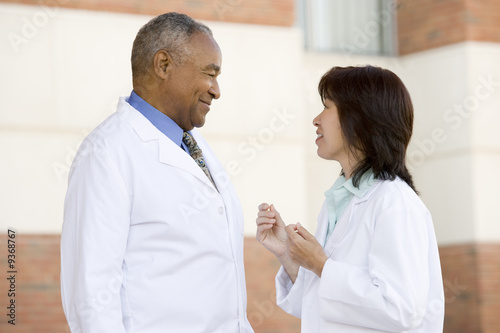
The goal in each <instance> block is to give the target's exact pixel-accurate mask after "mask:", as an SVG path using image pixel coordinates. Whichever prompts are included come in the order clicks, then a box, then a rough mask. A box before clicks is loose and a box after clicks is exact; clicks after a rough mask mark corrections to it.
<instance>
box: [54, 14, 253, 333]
mask: <svg viewBox="0 0 500 333" xmlns="http://www.w3.org/2000/svg"><path fill="white" fill-rule="evenodd" d="M221 61H222V59H221V52H220V49H219V46H218V45H217V43H216V42H215V40H214V39H213V37H212V33H211V31H210V29H209V28H208V27H206V26H204V25H203V24H201V23H198V22H196V21H194V20H193V19H191V18H190V17H188V16H186V15H182V14H177V13H167V14H164V15H161V16H158V17H156V18H154V19H152V20H151V21H150V22H149V23H147V24H146V25H145V26H144V27H142V28H141V30H140V31H139V33H138V34H137V37H136V39H135V41H134V45H133V49H132V72H133V85H134V90H133V92H132V93H131V95H130V97H129V98H127V99H121V100H120V102H119V105H118V110H117V112H116V113H114V114H113V115H111V116H110V117H109V118H108V119H107V120H105V121H104V122H103V123H102V124H101V125H99V126H98V127H97V128H96V129H95V130H94V131H93V132H92V133H91V134H90V135H89V136H88V137H87V138H86V139H85V140H84V142H83V143H82V145H81V147H80V149H79V152H78V154H77V156H76V157H75V160H74V162H73V166H72V170H71V173H70V177H69V185H68V192H67V195H66V202H65V214H64V225H63V232H62V240H61V260H62V268H61V288H62V299H63V307H64V311H65V314H66V317H67V320H68V323H69V326H70V328H71V330H72V332H91V333H98V332H103V333H104V332H106V333H109V332H113V333H122V332H137V333H139V332H140V333H154V332H155V333H156V332H158V333H160V332H162V333H163V332H175V333H182V332H189V333H198V332H206V333H215V332H220V333H228V332H240V333H243V332H245V333H248V332H253V330H252V328H251V327H250V325H249V323H248V320H247V318H246V289H245V274H244V267H243V216H242V211H241V207H240V204H239V201H238V198H237V196H236V192H235V190H234V188H233V187H232V185H231V183H230V182H229V176H228V175H227V173H226V172H225V171H224V170H223V168H222V166H221V165H220V163H219V162H218V161H217V159H216V157H215V156H214V154H213V152H212V151H211V149H210V147H209V146H208V145H207V143H206V142H205V140H204V139H203V138H202V137H201V135H200V134H199V133H198V132H197V131H196V130H194V127H201V126H203V124H204V123H205V116H206V114H207V113H208V112H209V110H210V106H211V102H212V100H214V99H218V98H219V97H220V90H219V85H218V83H217V77H218V75H219V74H220V69H221Z"/></svg>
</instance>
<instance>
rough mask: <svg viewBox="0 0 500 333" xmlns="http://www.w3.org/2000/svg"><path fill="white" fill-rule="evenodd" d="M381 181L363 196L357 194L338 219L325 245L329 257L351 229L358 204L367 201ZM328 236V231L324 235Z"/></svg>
mask: <svg viewBox="0 0 500 333" xmlns="http://www.w3.org/2000/svg"><path fill="white" fill-rule="evenodd" d="M380 183H381V182H380V181H377V182H376V183H375V184H373V185H372V187H371V189H370V190H369V191H368V193H366V194H365V195H364V196H363V197H362V198H358V197H357V196H354V197H353V198H352V200H351V202H349V205H348V206H347V208H346V210H345V212H344V214H343V215H342V217H341V218H340V220H338V222H337V225H336V226H335V229H333V232H332V234H331V235H330V238H329V239H328V241H327V242H326V245H325V247H324V248H325V253H326V255H327V256H328V257H330V256H331V255H332V253H333V251H334V250H335V248H336V247H337V245H338V244H339V243H340V241H342V238H344V235H345V233H346V232H347V229H349V225H350V224H351V217H352V214H353V212H354V210H355V209H356V206H357V205H359V204H361V203H363V202H365V201H367V200H368V199H369V198H370V196H371V194H372V193H373V191H374V190H375V188H377V187H378V186H379V185H380ZM326 224H328V214H326ZM325 236H326V231H325V234H324V235H323V237H325Z"/></svg>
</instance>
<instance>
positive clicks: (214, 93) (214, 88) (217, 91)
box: [208, 80, 220, 99]
mask: <svg viewBox="0 0 500 333" xmlns="http://www.w3.org/2000/svg"><path fill="white" fill-rule="evenodd" d="M208 92H209V93H210V95H212V96H214V99H218V98H219V97H220V88H219V82H217V80H214V81H213V83H212V86H211V87H210V89H209V90H208Z"/></svg>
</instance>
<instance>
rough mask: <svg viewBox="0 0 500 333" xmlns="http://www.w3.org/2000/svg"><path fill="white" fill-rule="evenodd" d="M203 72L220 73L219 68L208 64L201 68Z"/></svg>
mask: <svg viewBox="0 0 500 333" xmlns="http://www.w3.org/2000/svg"><path fill="white" fill-rule="evenodd" d="M202 70H204V71H210V70H212V71H214V72H220V66H217V65H216V64H210V65H207V66H205V67H203V68H202Z"/></svg>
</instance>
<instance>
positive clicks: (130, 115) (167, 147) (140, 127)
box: [118, 98, 213, 187]
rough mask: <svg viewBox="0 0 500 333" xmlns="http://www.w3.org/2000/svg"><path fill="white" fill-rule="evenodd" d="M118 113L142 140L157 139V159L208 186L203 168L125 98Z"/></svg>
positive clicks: (120, 103)
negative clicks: (187, 173)
mask: <svg viewBox="0 0 500 333" xmlns="http://www.w3.org/2000/svg"><path fill="white" fill-rule="evenodd" d="M118 113H120V115H121V116H122V117H124V118H125V119H126V120H127V122H128V123H129V124H130V126H132V128H133V129H134V130H135V132H136V133H137V135H139V137H140V138H141V140H142V141H143V142H148V141H153V140H158V160H159V162H161V163H164V164H168V165H171V166H173V167H176V168H179V169H181V170H184V171H186V172H189V173H190V174H192V175H193V176H195V177H196V178H198V179H200V180H201V181H202V182H203V183H205V184H207V185H208V186H212V187H213V185H212V183H211V182H210V180H209V179H208V178H207V176H206V175H205V173H204V172H203V170H201V168H200V167H199V166H198V165H197V164H196V162H195V161H194V160H193V158H192V157H191V156H190V155H189V154H187V153H186V152H185V151H184V150H183V149H182V148H181V147H178V146H177V145H176V144H175V143H174V142H172V140H170V139H169V138H168V137H167V136H165V135H164V134H163V133H161V132H160V131H159V130H158V129H157V128H156V127H155V126H154V125H153V124H152V123H151V122H150V121H149V120H148V119H147V118H146V117H144V116H143V115H142V114H141V113H140V112H139V111H137V110H136V109H134V108H133V107H132V106H131V105H130V104H128V102H127V101H126V100H125V98H120V101H119V103H118Z"/></svg>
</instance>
